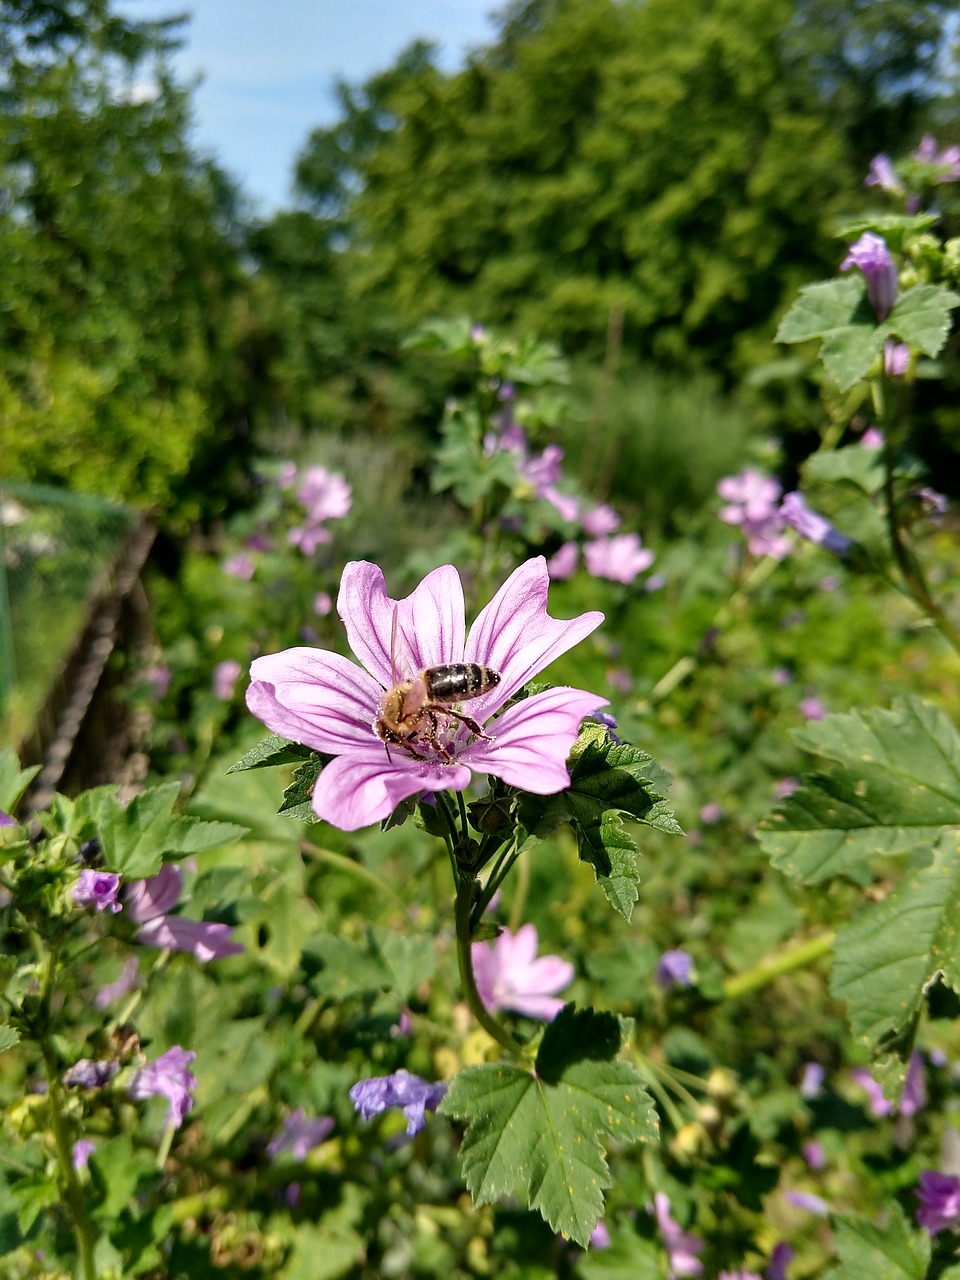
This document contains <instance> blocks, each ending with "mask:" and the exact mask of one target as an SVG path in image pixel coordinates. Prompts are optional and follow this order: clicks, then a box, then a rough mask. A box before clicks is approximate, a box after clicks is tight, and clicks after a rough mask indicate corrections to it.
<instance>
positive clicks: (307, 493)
mask: <svg viewBox="0 0 960 1280" xmlns="http://www.w3.org/2000/svg"><path fill="white" fill-rule="evenodd" d="M303 475H304V478H303V480H302V482H301V484H300V487H299V489H297V500H298V502H299V503H300V505H301V506H302V507H303V509H304V511H306V513H307V516H308V518H309V520H310V523H311V524H320V523H321V522H322V521H324V520H340V519H342V518H343V517H344V516H345V515H347V513H348V512H349V510H350V506H351V503H352V493H353V490H352V489H351V487H350V485H349V484H348V483H347V481H346V480H345V479H344V477H343V476H342V475H339V474H338V473H337V472H335V471H328V470H327V468H326V467H307V469H306V471H305V472H304V473H303Z"/></svg>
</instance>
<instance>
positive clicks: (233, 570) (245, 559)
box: [223, 551, 257, 582]
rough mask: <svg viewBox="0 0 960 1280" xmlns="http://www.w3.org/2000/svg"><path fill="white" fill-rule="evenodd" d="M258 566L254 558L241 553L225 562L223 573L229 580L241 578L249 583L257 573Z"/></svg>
mask: <svg viewBox="0 0 960 1280" xmlns="http://www.w3.org/2000/svg"><path fill="white" fill-rule="evenodd" d="M256 568H257V566H256V565H255V564H254V562H253V557H252V556H248V555H246V554H245V553H244V552H242V551H241V552H239V553H238V554H237V555H235V556H230V557H229V558H228V559H227V560H224V562H223V572H224V573H225V574H226V575H227V577H228V578H239V579H240V580H241V581H243V582H249V581H250V579H251V578H252V577H253V575H254V573H255V572H256Z"/></svg>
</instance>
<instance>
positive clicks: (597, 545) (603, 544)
mask: <svg viewBox="0 0 960 1280" xmlns="http://www.w3.org/2000/svg"><path fill="white" fill-rule="evenodd" d="M583 558H584V560H586V562H587V572H588V573H589V574H590V575H591V576H592V577H594V578H609V579H610V581H611V582H622V583H624V584H625V585H629V584H630V583H631V582H633V580H634V578H636V577H637V575H638V574H641V573H643V572H644V571H645V570H647V569H649V568H650V566H651V565H652V564H653V562H654V559H655V556H654V553H653V552H652V551H651V550H650V549H649V548H648V547H644V546H642V545H641V542H640V535H639V533H618V534H616V535H615V536H614V537H612V538H596V539H595V540H594V541H593V542H587V543H585V544H584V548H583Z"/></svg>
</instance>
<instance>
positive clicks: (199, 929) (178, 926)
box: [137, 916, 245, 964]
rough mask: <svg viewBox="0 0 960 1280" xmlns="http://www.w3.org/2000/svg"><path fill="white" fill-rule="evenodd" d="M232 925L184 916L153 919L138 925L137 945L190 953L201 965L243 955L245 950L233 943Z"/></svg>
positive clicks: (237, 943)
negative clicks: (226, 957) (225, 957)
mask: <svg viewBox="0 0 960 1280" xmlns="http://www.w3.org/2000/svg"><path fill="white" fill-rule="evenodd" d="M232 934H233V926H232V925H229V924H216V923H212V922H210V921H207V920H188V919H187V918H186V916H156V917H155V918H154V919H153V920H148V921H147V922H146V924H143V925H141V926H140V929H139V930H138V932H137V942H139V943H140V944H141V946H144V947H170V948H171V949H172V950H174V951H189V952H191V953H192V954H193V956H194V958H195V959H197V960H199V961H200V963H201V964H207V963H208V962H209V961H210V960H221V959H223V957H224V956H238V955H242V954H243V952H244V950H245V948H244V947H243V946H242V944H241V943H239V942H234V941H233V937H232Z"/></svg>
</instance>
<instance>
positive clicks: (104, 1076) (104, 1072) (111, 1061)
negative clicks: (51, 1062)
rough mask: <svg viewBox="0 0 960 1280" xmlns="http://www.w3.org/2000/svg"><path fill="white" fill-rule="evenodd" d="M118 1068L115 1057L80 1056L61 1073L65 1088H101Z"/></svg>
mask: <svg viewBox="0 0 960 1280" xmlns="http://www.w3.org/2000/svg"><path fill="white" fill-rule="evenodd" d="M119 1070H120V1063H119V1062H118V1061H117V1059H116V1058H100V1059H93V1058H81V1059H80V1061H79V1062H75V1063H74V1064H73V1066H72V1067H70V1068H69V1069H68V1070H67V1071H65V1072H64V1073H63V1083H64V1086H65V1087H66V1088H67V1089H102V1088H103V1086H104V1085H105V1084H108V1083H109V1082H110V1081H111V1080H112V1079H113V1077H114V1076H115V1075H116V1074H117V1072H118V1071H119Z"/></svg>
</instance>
